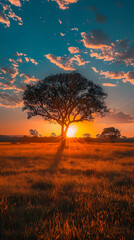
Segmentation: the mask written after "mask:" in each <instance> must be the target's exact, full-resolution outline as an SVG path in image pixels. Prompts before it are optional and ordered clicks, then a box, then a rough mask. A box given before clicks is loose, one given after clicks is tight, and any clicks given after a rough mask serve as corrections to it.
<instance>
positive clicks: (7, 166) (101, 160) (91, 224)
mask: <svg viewBox="0 0 134 240" xmlns="http://www.w3.org/2000/svg"><path fill="white" fill-rule="evenodd" d="M133 160H134V144H133V143H114V144H112V143H82V142H80V141H78V140H77V139H74V140H71V139H68V142H67V147H66V148H65V149H61V148H59V144H58V143H31V144H30V143H29V144H0V193H1V197H0V239H1V240H10V239H17V240H19V239H20V240H21V239H22V240H23V239H26V240H34V239H35V240H54V239H59V240H64V239H65V240H85V239H109V240H110V239H116V240H118V239H121V240H124V239H127V240H129V239H133V235H132V212H133V172H134V165H133Z"/></svg>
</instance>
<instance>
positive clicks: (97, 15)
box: [96, 13, 107, 23]
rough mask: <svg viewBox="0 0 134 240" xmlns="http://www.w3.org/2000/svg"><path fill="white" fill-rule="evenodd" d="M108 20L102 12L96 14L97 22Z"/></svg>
mask: <svg viewBox="0 0 134 240" xmlns="http://www.w3.org/2000/svg"><path fill="white" fill-rule="evenodd" d="M106 20H107V18H106V16H104V15H103V14H100V13H97V14H96V22H97V23H105V22H106Z"/></svg>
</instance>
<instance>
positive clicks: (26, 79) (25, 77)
mask: <svg viewBox="0 0 134 240" xmlns="http://www.w3.org/2000/svg"><path fill="white" fill-rule="evenodd" d="M20 77H21V78H23V82H24V83H30V82H37V81H39V79H38V78H35V77H34V76H31V75H30V74H24V73H22V74H20Z"/></svg>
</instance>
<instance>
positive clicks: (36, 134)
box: [29, 129, 39, 137]
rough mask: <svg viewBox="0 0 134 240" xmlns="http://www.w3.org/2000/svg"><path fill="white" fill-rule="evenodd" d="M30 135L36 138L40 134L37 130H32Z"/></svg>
mask: <svg viewBox="0 0 134 240" xmlns="http://www.w3.org/2000/svg"><path fill="white" fill-rule="evenodd" d="M29 133H30V135H32V136H34V137H38V136H39V133H38V131H37V130H36V129H30V130H29Z"/></svg>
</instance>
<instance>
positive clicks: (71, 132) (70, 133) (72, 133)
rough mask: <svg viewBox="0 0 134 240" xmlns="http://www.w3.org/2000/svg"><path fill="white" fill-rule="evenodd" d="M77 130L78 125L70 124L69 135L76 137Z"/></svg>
mask: <svg viewBox="0 0 134 240" xmlns="http://www.w3.org/2000/svg"><path fill="white" fill-rule="evenodd" d="M76 132H77V127H76V126H70V127H69V129H68V131H67V137H75V133H76Z"/></svg>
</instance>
